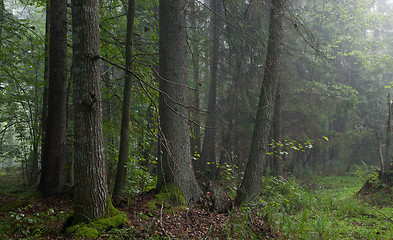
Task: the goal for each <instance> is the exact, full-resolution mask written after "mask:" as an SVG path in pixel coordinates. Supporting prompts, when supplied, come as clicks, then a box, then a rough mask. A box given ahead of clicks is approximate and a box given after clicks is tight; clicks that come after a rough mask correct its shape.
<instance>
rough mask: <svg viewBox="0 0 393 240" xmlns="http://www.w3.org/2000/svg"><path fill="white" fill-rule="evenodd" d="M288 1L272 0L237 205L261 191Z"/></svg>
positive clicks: (247, 200)
mask: <svg viewBox="0 0 393 240" xmlns="http://www.w3.org/2000/svg"><path fill="white" fill-rule="evenodd" d="M284 1H285V0H272V2H271V4H272V8H271V12H270V27H269V39H268V52H267V56H266V67H265V75H264V79H263V83H262V89H261V94H260V96H259V104H258V109H257V116H256V119H255V126H254V131H253V136H252V142H251V148H250V155H249V157H248V162H247V167H246V171H245V173H244V178H243V181H242V183H241V185H240V188H239V189H238V192H237V197H236V204H241V203H242V202H249V201H253V200H255V199H257V197H258V195H259V192H260V186H261V181H262V175H263V169H264V163H265V161H266V152H267V150H268V149H267V147H268V143H269V136H270V130H271V121H272V117H273V111H274V98H275V89H276V85H277V82H278V79H279V77H280V56H281V41H282V15H283V12H282V11H283V10H284Z"/></svg>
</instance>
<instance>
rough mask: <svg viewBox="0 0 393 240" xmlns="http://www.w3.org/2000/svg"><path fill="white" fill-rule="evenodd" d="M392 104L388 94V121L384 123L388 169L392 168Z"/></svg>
mask: <svg viewBox="0 0 393 240" xmlns="http://www.w3.org/2000/svg"><path fill="white" fill-rule="evenodd" d="M391 149H392V102H391V100H390V93H389V94H388V121H387V123H386V149H385V162H386V164H388V166H386V167H387V168H388V169H393V168H392V166H393V165H392V156H391Z"/></svg>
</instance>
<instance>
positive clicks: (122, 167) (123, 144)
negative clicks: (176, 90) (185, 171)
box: [113, 0, 135, 204]
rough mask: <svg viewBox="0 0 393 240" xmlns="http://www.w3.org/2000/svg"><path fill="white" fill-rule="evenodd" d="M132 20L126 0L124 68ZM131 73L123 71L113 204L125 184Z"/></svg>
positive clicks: (128, 56)
mask: <svg viewBox="0 0 393 240" xmlns="http://www.w3.org/2000/svg"><path fill="white" fill-rule="evenodd" d="M134 20H135V0H129V1H128V10H127V34H126V53H125V56H126V68H127V69H130V70H132V68H133V63H132V57H133V49H132V48H133V35H134ZM132 79H133V77H132V74H131V73H130V72H129V71H125V79H124V90H123V109H122V116H121V129H120V149H119V160H118V163H117V172H116V180H115V186H114V188H113V200H114V203H115V204H119V203H120V200H121V199H122V195H123V194H122V192H123V190H124V187H125V185H126V177H127V171H126V163H127V160H128V145H129V137H130V136H129V135H130V134H129V132H130V111H131V94H132V92H131V89H132V88H131V87H132Z"/></svg>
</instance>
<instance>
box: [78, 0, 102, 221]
mask: <svg viewBox="0 0 393 240" xmlns="http://www.w3.org/2000/svg"><path fill="white" fill-rule="evenodd" d="M71 4H72V5H71V7H72V30H73V35H72V37H73V41H72V42H73V68H72V70H73V77H74V85H73V91H74V92H73V100H74V110H75V114H74V151H75V192H74V204H75V205H74V212H75V214H74V216H75V219H76V221H91V220H94V219H97V218H100V217H102V216H103V215H105V207H106V203H107V199H108V189H107V180H106V169H105V160H104V148H103V133H102V100H101V89H100V67H99V55H100V37H99V25H98V4H97V0H72V2H71Z"/></svg>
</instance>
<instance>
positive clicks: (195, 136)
mask: <svg viewBox="0 0 393 240" xmlns="http://www.w3.org/2000/svg"><path fill="white" fill-rule="evenodd" d="M190 11H191V13H192V14H193V16H190V29H192V30H193V32H191V33H190V34H189V35H191V36H192V40H193V41H192V44H191V47H192V53H191V54H192V63H193V80H194V90H193V93H192V95H193V102H192V105H193V107H194V108H195V109H194V111H193V112H192V113H194V114H192V115H191V117H192V120H193V121H192V122H190V128H191V133H192V136H191V154H193V155H194V154H195V155H198V154H200V152H201V127H200V125H201V124H200V122H201V121H200V114H199V112H198V111H199V108H200V103H199V102H200V101H199V87H200V85H199V84H200V82H199V42H198V41H197V40H196V38H197V37H198V33H197V32H196V29H197V21H196V19H197V17H196V16H195V14H196V13H197V10H196V6H195V0H192V1H191V2H190Z"/></svg>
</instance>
